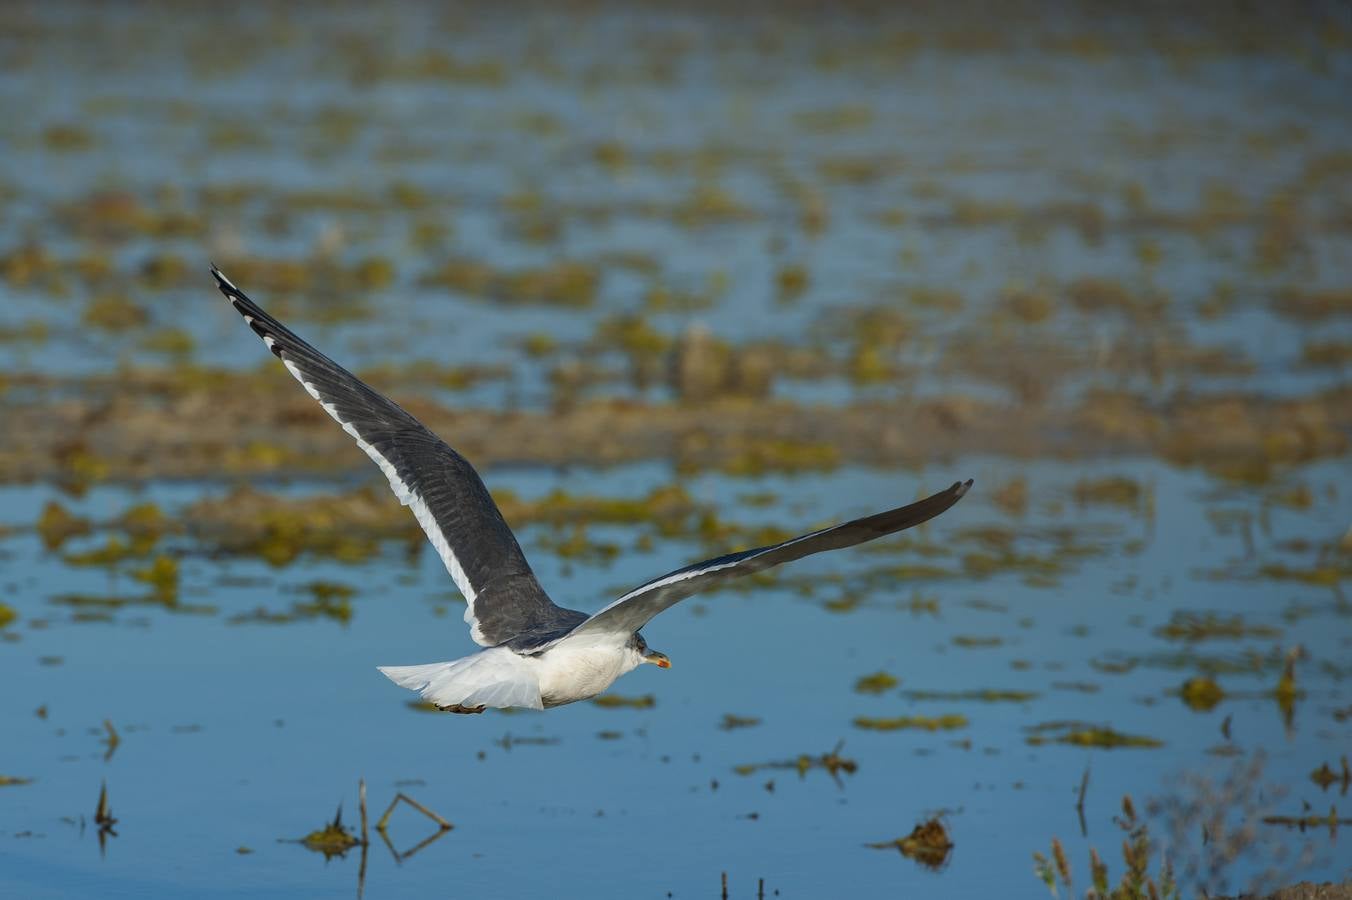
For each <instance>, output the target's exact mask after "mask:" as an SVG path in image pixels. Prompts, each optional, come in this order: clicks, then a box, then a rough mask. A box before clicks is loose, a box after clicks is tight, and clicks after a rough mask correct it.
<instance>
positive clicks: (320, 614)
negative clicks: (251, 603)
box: [225, 594, 352, 625]
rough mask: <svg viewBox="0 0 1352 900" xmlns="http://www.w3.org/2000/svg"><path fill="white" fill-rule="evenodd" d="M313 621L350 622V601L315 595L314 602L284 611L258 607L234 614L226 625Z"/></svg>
mask: <svg viewBox="0 0 1352 900" xmlns="http://www.w3.org/2000/svg"><path fill="white" fill-rule="evenodd" d="M315 619H329V620H330V621H333V622H337V623H338V624H340V625H346V624H347V623H349V622H351V621H352V601H350V600H349V599H348V598H347V597H338V598H336V599H335V598H334V597H332V596H326V595H322V594H321V595H316V597H315V599H314V600H303V601H298V602H296V603H292V604H291V606H290V607H289V608H287V609H285V610H270V609H267V608H265V607H262V606H259V607H256V608H254V609H252V610H250V611H248V612H242V613H236V614H235V615H233V616H231V617H229V618H228V619H226V620H225V621H226V624H227V625H247V624H255V623H256V624H261V625H289V624H291V623H293V622H308V621H313V620H315Z"/></svg>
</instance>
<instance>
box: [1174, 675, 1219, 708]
mask: <svg viewBox="0 0 1352 900" xmlns="http://www.w3.org/2000/svg"><path fill="white" fill-rule="evenodd" d="M1178 694H1179V696H1180V697H1182V698H1183V702H1184V703H1185V704H1186V705H1187V706H1188V708H1190V709H1194V710H1197V711H1198V712H1207V711H1209V710H1212V709H1215V708H1216V706H1217V704H1219V703H1220V702H1221V701H1222V700H1224V699H1225V691H1223V690H1221V686H1220V685H1219V684H1217V683H1216V682H1215V680H1214V679H1211V678H1207V677H1206V676H1204V675H1199V676H1197V677H1196V678H1189V679H1188V680H1187V681H1185V682H1183V686H1182V687H1181V688H1179V689H1178Z"/></svg>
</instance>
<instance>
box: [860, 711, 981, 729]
mask: <svg viewBox="0 0 1352 900" xmlns="http://www.w3.org/2000/svg"><path fill="white" fill-rule="evenodd" d="M853 724H854V727H855V728H864V729H867V730H869V731H901V730H903V729H912V728H913V729H918V730H920V731H953V730H955V729H958V728H966V727H967V724H968V723H967V717H966V716H964V715H959V714H956V713H955V714H951V715H946V716H893V717H891V718H878V717H875V716H856V717H855V719H854V723H853Z"/></svg>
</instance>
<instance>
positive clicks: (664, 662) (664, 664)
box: [643, 650, 671, 669]
mask: <svg viewBox="0 0 1352 900" xmlns="http://www.w3.org/2000/svg"><path fill="white" fill-rule="evenodd" d="M643 660H644V662H650V663H652V664H653V665H655V666H657V668H659V669H670V668H671V660H669V659H667V655H666V654H665V653H658V652H657V651H656V650H654V651H652V652H651V653H649V654H648V655H647V656H645V657H643Z"/></svg>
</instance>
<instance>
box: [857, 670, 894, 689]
mask: <svg viewBox="0 0 1352 900" xmlns="http://www.w3.org/2000/svg"><path fill="white" fill-rule="evenodd" d="M899 684H901V680H900V679H899V678H897V677H896V676H895V675H891V674H889V673H887V672H874V673H873V674H872V675H865V676H863V677H862V678H860V679H858V680H857V681H855V683H854V689H855V691H856V692H857V693H860V694H881V693H883V692H884V691H890V690H891V689H892V688H894V687H896V686H897V685H899Z"/></svg>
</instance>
